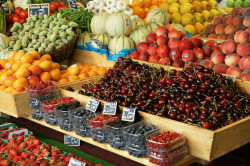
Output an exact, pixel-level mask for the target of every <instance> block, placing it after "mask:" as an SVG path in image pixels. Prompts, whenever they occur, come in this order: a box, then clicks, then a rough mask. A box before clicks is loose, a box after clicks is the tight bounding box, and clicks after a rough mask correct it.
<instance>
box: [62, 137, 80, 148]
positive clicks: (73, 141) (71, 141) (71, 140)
mask: <svg viewBox="0 0 250 166" xmlns="http://www.w3.org/2000/svg"><path fill="white" fill-rule="evenodd" d="M64 144H65V145H68V146H80V140H79V139H77V138H75V137H72V136H70V135H64Z"/></svg>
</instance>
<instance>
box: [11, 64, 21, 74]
mask: <svg viewBox="0 0 250 166" xmlns="http://www.w3.org/2000/svg"><path fill="white" fill-rule="evenodd" d="M21 66H22V63H21V62H16V63H15V64H13V65H12V67H11V68H12V70H13V71H14V72H16V71H17V70H18V69H19V68H20V67H21Z"/></svg>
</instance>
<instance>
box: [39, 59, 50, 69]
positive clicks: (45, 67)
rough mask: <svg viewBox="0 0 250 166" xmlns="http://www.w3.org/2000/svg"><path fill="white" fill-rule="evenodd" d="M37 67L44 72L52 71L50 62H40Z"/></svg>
mask: <svg viewBox="0 0 250 166" xmlns="http://www.w3.org/2000/svg"><path fill="white" fill-rule="evenodd" d="M39 66H40V67H41V68H42V70H43V71H44V72H48V71H51V70H52V63H51V61H46V60H45V61H42V62H41V63H40V64H39Z"/></svg>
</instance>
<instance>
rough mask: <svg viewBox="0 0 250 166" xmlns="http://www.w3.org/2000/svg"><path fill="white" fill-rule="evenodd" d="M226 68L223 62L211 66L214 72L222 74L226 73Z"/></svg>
mask: <svg viewBox="0 0 250 166" xmlns="http://www.w3.org/2000/svg"><path fill="white" fill-rule="evenodd" d="M227 69H228V67H227V65H226V64H224V63H220V64H217V65H215V66H214V68H213V70H214V72H215V73H222V74H226V72H227Z"/></svg>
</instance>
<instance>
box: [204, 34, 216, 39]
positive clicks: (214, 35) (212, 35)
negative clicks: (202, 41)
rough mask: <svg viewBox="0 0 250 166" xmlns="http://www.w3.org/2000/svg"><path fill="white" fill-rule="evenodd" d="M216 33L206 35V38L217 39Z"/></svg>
mask: <svg viewBox="0 0 250 166" xmlns="http://www.w3.org/2000/svg"><path fill="white" fill-rule="evenodd" d="M217 37H218V35H217V34H215V33H211V34H209V35H208V36H207V38H212V39H217Z"/></svg>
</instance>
